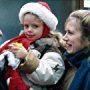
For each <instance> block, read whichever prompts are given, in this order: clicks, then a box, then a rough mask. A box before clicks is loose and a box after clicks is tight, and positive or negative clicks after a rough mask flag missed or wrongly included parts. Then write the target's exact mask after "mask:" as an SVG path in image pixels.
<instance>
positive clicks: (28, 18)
mask: <svg viewBox="0 0 90 90" xmlns="http://www.w3.org/2000/svg"><path fill="white" fill-rule="evenodd" d="M19 20H20V22H21V24H22V25H23V27H24V33H23V34H21V35H20V36H18V37H16V38H14V39H12V40H10V41H8V42H7V43H5V44H3V46H2V48H1V49H0V51H1V52H2V51H4V50H6V49H8V50H9V51H10V52H12V53H13V54H14V55H15V56H13V55H11V53H10V52H9V51H8V52H7V53H4V54H3V55H6V56H8V58H9V59H8V58H7V59H8V62H9V65H10V66H12V68H13V69H14V70H12V68H11V67H9V70H8V72H9V75H10V76H9V77H11V78H10V83H9V89H10V90H16V89H18V90H42V89H45V90H46V88H48V86H49V85H54V84H56V83H57V82H58V80H59V79H60V78H61V77H62V75H63V72H64V69H65V67H64V62H63V60H62V58H61V52H63V50H64V48H63V47H62V46H63V45H64V41H63V40H62V34H61V33H55V32H54V31H53V30H55V29H56V26H57V23H58V20H57V18H56V16H55V15H54V14H53V13H52V12H51V10H50V8H49V6H48V4H47V3H45V2H37V3H33V2H32V3H27V4H25V5H24V6H22V8H21V9H20V12H19ZM5 52H6V51H5ZM10 56H13V57H14V58H15V60H16V62H17V59H16V58H18V59H19V61H20V63H18V64H20V65H19V68H17V65H18V64H17V63H16V64H13V65H16V66H15V67H14V66H13V65H12V64H11V62H12V60H11V58H10ZM13 61H14V60H13ZM18 72H19V73H18ZM19 74H20V76H19ZM6 76H7V75H6Z"/></svg>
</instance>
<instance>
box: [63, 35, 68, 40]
mask: <svg viewBox="0 0 90 90" xmlns="http://www.w3.org/2000/svg"><path fill="white" fill-rule="evenodd" d="M63 40H64V41H67V40H68V36H67V33H66V34H65V35H64V36H63Z"/></svg>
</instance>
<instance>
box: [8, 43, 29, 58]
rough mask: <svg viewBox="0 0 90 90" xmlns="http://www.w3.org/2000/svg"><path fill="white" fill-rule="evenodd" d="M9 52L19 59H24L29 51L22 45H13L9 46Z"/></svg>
mask: <svg viewBox="0 0 90 90" xmlns="http://www.w3.org/2000/svg"><path fill="white" fill-rule="evenodd" d="M9 51H11V52H12V53H14V55H15V56H16V57H17V58H20V59H24V58H25V57H26V55H27V50H26V49H25V48H24V46H22V44H21V43H13V44H11V45H9Z"/></svg>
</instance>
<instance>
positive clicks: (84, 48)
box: [61, 10, 90, 90]
mask: <svg viewBox="0 0 90 90" xmlns="http://www.w3.org/2000/svg"><path fill="white" fill-rule="evenodd" d="M65 32H66V33H65V35H64V37H63V39H64V40H65V41H66V52H65V53H64V55H65V56H66V58H67V60H66V62H67V63H66V69H67V70H66V73H65V74H64V77H63V78H64V79H63V83H62V84H61V87H62V89H61V90H90V11H88V10H77V11H74V12H72V13H71V14H70V15H69V17H68V19H67V20H66V23H65Z"/></svg>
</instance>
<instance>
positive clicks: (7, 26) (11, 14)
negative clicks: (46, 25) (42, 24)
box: [0, 0, 90, 44]
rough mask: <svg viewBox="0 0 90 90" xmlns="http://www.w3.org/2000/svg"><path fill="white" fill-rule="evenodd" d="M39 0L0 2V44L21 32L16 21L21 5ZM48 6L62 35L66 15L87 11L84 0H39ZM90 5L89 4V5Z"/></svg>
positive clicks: (7, 0)
mask: <svg viewBox="0 0 90 90" xmlns="http://www.w3.org/2000/svg"><path fill="white" fill-rule="evenodd" d="M34 1H39V0H0V29H1V30H2V32H3V36H2V37H0V44H2V43H3V42H4V41H6V40H8V39H11V38H13V37H15V36H17V35H18V34H19V32H20V30H22V29H23V28H22V26H21V25H20V22H19V19H18V13H19V10H20V8H21V6H22V5H24V4H25V3H28V2H34ZM40 1H45V2H47V3H48V4H49V6H50V8H51V9H52V12H53V13H54V14H55V15H56V16H57V18H58V20H59V24H58V26H57V30H58V31H60V32H62V33H64V32H63V30H64V23H65V20H66V18H67V17H68V15H69V14H70V13H71V12H72V11H73V10H77V9H89V8H88V7H87V6H85V7H84V0H40ZM85 1H89V2H90V0H85ZM89 5H90V3H89Z"/></svg>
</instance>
